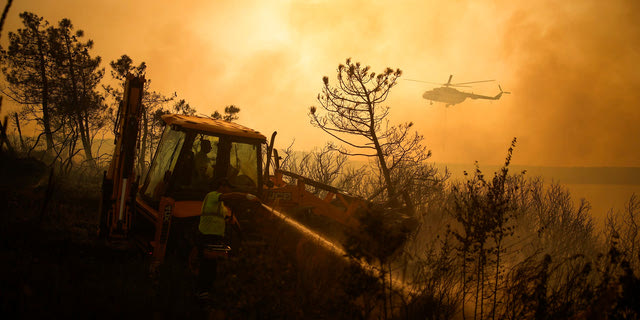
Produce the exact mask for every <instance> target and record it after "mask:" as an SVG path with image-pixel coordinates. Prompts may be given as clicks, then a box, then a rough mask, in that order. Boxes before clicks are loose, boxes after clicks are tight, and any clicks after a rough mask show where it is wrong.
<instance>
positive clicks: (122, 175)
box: [100, 74, 145, 238]
mask: <svg viewBox="0 0 640 320" xmlns="http://www.w3.org/2000/svg"><path fill="white" fill-rule="evenodd" d="M144 82H145V79H144V77H135V76H133V75H130V74H129V75H127V79H126V82H125V87H124V92H123V100H122V103H121V104H120V108H119V110H118V114H117V119H118V120H117V121H116V126H115V127H116V131H115V141H114V142H115V148H114V151H113V158H112V160H111V163H110V165H109V169H108V171H106V172H104V174H103V183H102V204H101V206H100V211H101V212H100V236H103V237H109V238H125V237H127V234H128V232H129V229H130V227H131V212H132V210H133V208H134V206H135V204H134V201H135V192H136V191H137V183H138V181H137V178H136V173H135V166H134V163H135V159H136V156H137V150H138V148H136V143H137V141H138V136H139V132H140V128H139V124H140V118H141V115H142V95H143V88H144Z"/></svg>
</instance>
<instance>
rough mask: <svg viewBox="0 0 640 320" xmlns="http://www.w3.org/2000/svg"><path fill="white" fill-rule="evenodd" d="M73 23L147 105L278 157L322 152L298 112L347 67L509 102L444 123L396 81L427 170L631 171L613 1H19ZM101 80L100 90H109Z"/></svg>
mask: <svg viewBox="0 0 640 320" xmlns="http://www.w3.org/2000/svg"><path fill="white" fill-rule="evenodd" d="M23 11H31V12H33V13H36V14H38V15H40V16H42V17H44V18H45V19H46V20H48V21H49V22H50V23H54V24H55V23H57V21H59V20H60V19H61V18H65V17H66V18H69V19H71V21H72V22H73V23H74V25H75V27H76V28H78V29H83V30H84V31H85V35H86V37H87V38H90V39H93V40H94V41H95V49H94V51H93V53H94V55H99V56H101V57H102V59H103V65H104V66H105V67H107V63H108V62H109V61H112V60H116V59H117V58H118V57H119V56H120V55H122V54H127V55H129V56H130V57H132V58H133V59H134V62H141V61H145V62H146V63H147V65H148V73H147V78H149V79H151V80H152V89H153V90H156V91H159V92H162V93H165V94H171V93H173V92H177V94H178V96H179V98H182V99H186V100H187V101H188V102H189V103H190V104H191V105H192V106H194V107H196V108H197V109H198V111H199V112H200V113H202V114H205V115H208V114H211V113H212V112H213V111H214V110H222V109H223V108H224V106H226V105H229V104H235V105H237V106H238V107H240V108H241V110H242V111H241V113H240V120H239V122H240V123H241V124H243V125H246V126H249V127H252V128H255V129H257V130H260V131H261V132H263V133H264V134H265V135H269V134H270V133H271V132H272V131H278V142H277V144H278V146H279V147H286V146H288V145H289V144H290V143H291V141H293V139H295V141H296V142H295V144H294V147H295V148H297V149H303V150H309V149H311V148H312V147H314V146H320V145H322V144H323V143H324V142H326V141H329V140H330V139H329V137H328V136H326V135H324V134H323V133H322V132H321V131H320V130H319V129H316V128H314V127H312V126H311V125H310V124H309V119H308V116H307V112H308V107H309V106H311V105H314V104H316V101H315V98H316V96H317V94H318V93H319V92H320V90H321V87H322V80H321V79H322V77H323V76H325V75H326V76H329V78H330V79H333V78H335V74H336V68H337V66H338V64H340V63H343V62H344V60H345V59H346V58H348V57H351V58H353V60H355V61H360V62H362V63H363V64H366V65H370V66H371V67H372V70H373V71H375V72H379V71H382V70H383V69H384V68H386V67H391V68H400V69H401V70H403V77H402V78H408V79H421V80H425V81H430V82H439V83H443V82H446V80H447V78H448V77H449V75H450V74H453V77H454V78H453V81H454V82H466V81H474V80H485V79H496V82H493V83H483V84H478V85H477V86H474V87H473V88H465V90H467V89H468V90H469V91H473V92H474V93H478V94H485V95H495V94H497V93H498V87H497V85H498V84H500V85H501V86H502V87H503V88H504V90H505V91H511V92H512V94H511V95H505V96H504V97H503V98H502V99H501V100H498V101H487V100H467V101H465V102H463V103H461V104H459V105H455V106H453V107H449V108H446V107H445V106H444V105H443V104H439V103H434V104H433V105H430V104H429V102H428V101H426V100H423V99H422V97H421V96H422V93H423V92H424V91H425V90H428V89H431V88H432V87H433V86H430V85H427V84H420V83H416V82H409V81H404V80H400V82H399V84H398V85H397V86H396V87H395V88H394V89H393V90H392V92H391V95H390V97H389V99H388V100H387V102H388V105H389V106H390V107H391V121H392V122H393V123H399V122H404V121H413V122H414V123H415V128H416V129H417V130H418V131H419V132H420V133H422V134H423V135H424V137H425V143H426V144H427V145H428V146H429V148H430V149H431V150H432V152H433V157H432V160H433V161H435V162H457V163H472V162H473V161H476V160H478V161H479V162H480V163H481V164H483V163H486V164H498V163H501V162H502V161H503V160H504V156H505V154H506V150H507V148H508V145H509V142H510V141H511V139H512V138H513V137H517V138H518V145H517V147H516V151H515V154H514V158H513V160H514V163H518V164H530V165H550V166H640V126H639V125H638V122H639V121H638V120H640V90H638V89H639V88H640V72H638V61H640V25H639V24H637V23H636V21H638V18H640V17H639V15H640V5H639V4H638V2H637V1H635V0H618V1H597V0H583V1H579V2H576V1H565V2H558V1H552V0H536V1H506V0H504V1H502V0H480V1H463V0H460V1H451V0H443V1H382V0H373V1H339V0H324V1H323V0H317V1H295V0H279V1H260V0H237V1H208V0H188V1H136V2H130V1H124V0H108V1H79V0H60V1H46V0H22V1H14V3H13V6H12V8H11V11H10V12H9V17H8V19H7V22H6V25H5V27H4V30H3V35H2V43H3V45H4V44H6V38H7V37H6V33H7V32H8V31H14V30H16V29H17V28H18V27H19V26H20V22H19V19H18V14H19V13H20V12H23ZM105 78H108V76H106V77H105Z"/></svg>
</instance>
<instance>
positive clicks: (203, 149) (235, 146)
mask: <svg viewBox="0 0 640 320" xmlns="http://www.w3.org/2000/svg"><path fill="white" fill-rule="evenodd" d="M162 119H163V120H164V122H165V123H166V124H167V125H166V127H165V129H164V132H163V134H162V138H161V140H160V143H159V144H158V148H157V150H156V154H155V156H154V159H153V161H152V163H151V166H150V167H149V171H148V172H147V174H146V176H145V177H144V179H143V180H142V186H141V188H140V192H139V196H140V197H141V198H142V199H143V200H144V201H145V202H147V203H148V204H150V205H151V206H157V204H158V202H159V200H160V197H161V196H165V197H171V198H173V199H174V200H175V201H202V199H204V197H205V195H206V194H207V193H209V192H210V191H214V190H217V189H218V188H219V187H220V186H221V185H222V184H227V185H228V186H229V187H230V188H231V189H232V191H238V192H245V193H251V194H254V195H256V196H260V191H261V190H262V183H263V182H262V174H261V163H262V159H261V158H262V145H263V144H265V143H266V138H265V136H264V135H262V134H261V133H259V132H258V131H255V130H252V129H249V128H246V127H244V126H241V125H238V124H235V123H230V122H226V121H221V120H214V119H210V118H201V117H196V116H187V115H177V114H168V115H164V116H162Z"/></svg>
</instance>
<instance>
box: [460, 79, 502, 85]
mask: <svg viewBox="0 0 640 320" xmlns="http://www.w3.org/2000/svg"><path fill="white" fill-rule="evenodd" d="M491 81H495V80H480V81H471V82H460V83H453V84H451V85H452V86H458V85H461V84H471V83H480V82H491Z"/></svg>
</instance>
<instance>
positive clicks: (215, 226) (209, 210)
mask: <svg viewBox="0 0 640 320" xmlns="http://www.w3.org/2000/svg"><path fill="white" fill-rule="evenodd" d="M220 194H221V193H219V192H216V191H213V192H209V193H208V194H207V195H206V196H205V197H204V201H203V202H202V211H201V213H200V224H199V225H198V230H200V232H201V233H202V234H207V235H218V236H224V228H225V222H224V218H225V216H227V208H226V207H225V206H224V203H222V201H219V198H220Z"/></svg>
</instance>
